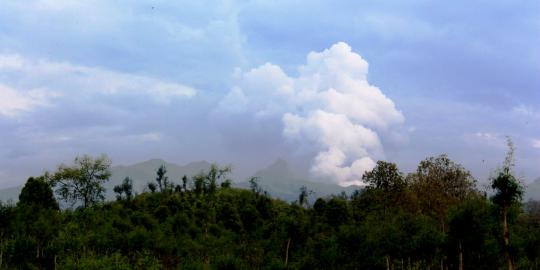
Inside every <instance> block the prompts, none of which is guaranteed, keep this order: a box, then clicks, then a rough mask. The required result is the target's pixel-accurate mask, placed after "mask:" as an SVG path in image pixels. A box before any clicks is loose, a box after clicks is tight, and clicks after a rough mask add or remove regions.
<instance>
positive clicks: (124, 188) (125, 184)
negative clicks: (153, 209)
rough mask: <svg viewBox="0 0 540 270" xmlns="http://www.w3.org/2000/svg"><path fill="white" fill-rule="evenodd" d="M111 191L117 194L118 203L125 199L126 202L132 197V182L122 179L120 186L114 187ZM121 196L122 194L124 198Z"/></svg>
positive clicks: (127, 178)
mask: <svg viewBox="0 0 540 270" xmlns="http://www.w3.org/2000/svg"><path fill="white" fill-rule="evenodd" d="M113 191H114V192H115V193H116V194H117V195H116V199H117V200H119V201H120V200H122V199H123V198H125V199H126V200H127V201H129V200H131V197H132V196H133V180H131V178H129V177H126V178H124V181H122V184H120V185H117V186H114V189H113ZM122 194H124V196H122Z"/></svg>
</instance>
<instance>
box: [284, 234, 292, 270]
mask: <svg viewBox="0 0 540 270" xmlns="http://www.w3.org/2000/svg"><path fill="white" fill-rule="evenodd" d="M290 246H291V238H290V237H289V239H287V249H286V251H285V268H287V265H288V263H289V247H290Z"/></svg>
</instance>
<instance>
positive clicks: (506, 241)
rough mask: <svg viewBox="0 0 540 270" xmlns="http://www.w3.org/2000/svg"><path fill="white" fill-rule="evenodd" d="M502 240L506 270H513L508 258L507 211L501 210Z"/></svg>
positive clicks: (510, 260) (510, 259)
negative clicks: (506, 264) (506, 263)
mask: <svg viewBox="0 0 540 270" xmlns="http://www.w3.org/2000/svg"><path fill="white" fill-rule="evenodd" d="M502 214H503V239H504V256H505V257H506V260H507V262H508V270H514V264H513V263H512V258H511V257H510V231H509V230H508V209H507V208H504V209H503V213H502Z"/></svg>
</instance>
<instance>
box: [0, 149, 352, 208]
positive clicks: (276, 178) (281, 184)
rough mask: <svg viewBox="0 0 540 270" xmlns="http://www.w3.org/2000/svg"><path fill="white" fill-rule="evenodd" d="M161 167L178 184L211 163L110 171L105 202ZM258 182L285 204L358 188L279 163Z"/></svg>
mask: <svg viewBox="0 0 540 270" xmlns="http://www.w3.org/2000/svg"><path fill="white" fill-rule="evenodd" d="M161 165H164V166H165V167H166V168H167V174H166V175H167V176H168V177H169V181H171V182H173V183H175V184H180V183H181V178H182V177H183V176H184V175H185V176H187V177H188V178H189V177H193V176H195V175H197V174H199V173H201V172H205V171H208V169H209V168H210V166H211V163H209V162H207V161H197V162H191V163H188V164H186V165H178V164H174V163H170V162H167V161H164V160H162V159H151V160H147V161H144V162H140V163H136V164H133V165H128V166H124V165H120V166H113V167H111V177H110V180H109V181H108V182H106V183H105V185H104V187H105V189H106V194H105V197H106V199H107V200H113V199H114V198H115V195H114V192H113V188H114V186H115V185H118V184H120V183H121V182H122V181H123V179H124V178H125V177H130V178H131V179H132V180H133V189H134V190H135V192H138V193H141V192H144V191H145V190H146V187H147V185H148V183H149V182H153V181H155V180H154V179H155V178H156V171H157V169H158V168H159V167H160V166H161ZM254 177H256V178H257V181H258V183H259V186H260V187H261V188H262V189H263V190H265V191H267V192H268V193H269V194H270V195H272V196H273V197H276V198H280V199H282V200H285V201H294V200H296V199H297V198H298V194H299V192H300V188H301V187H302V186H305V187H306V188H307V189H308V191H310V192H311V193H312V195H311V196H310V198H314V197H326V196H330V195H332V194H336V195H337V194H340V193H342V192H346V193H347V194H351V193H352V192H353V191H354V190H356V189H358V188H359V187H357V186H350V187H342V186H339V185H337V184H332V183H322V182H312V181H309V180H307V179H303V178H302V177H299V176H297V175H295V174H294V173H293V171H292V170H291V168H290V167H289V165H288V163H287V162H286V161H284V160H281V159H278V160H276V161H275V162H274V163H273V164H271V165H270V166H268V167H267V168H264V169H261V170H259V171H257V172H256V173H255V175H254ZM233 186H234V187H238V188H249V187H250V184H249V182H248V180H243V181H237V182H233ZM21 189H22V186H16V187H11V188H6V189H0V201H3V202H7V201H12V202H16V201H17V199H18V197H19V193H20V191H21Z"/></svg>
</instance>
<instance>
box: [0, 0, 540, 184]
mask: <svg viewBox="0 0 540 270" xmlns="http://www.w3.org/2000/svg"><path fill="white" fill-rule="evenodd" d="M538 44H540V2H538V1H534V0H532V1H474V2H471V1H448V2H441V1H399V2H398V3H396V1H331V2H330V1H105V0H103V1H58V0H55V1H52V0H40V1H3V2H1V3H0V187H7V186H13V185H17V184H20V183H22V182H24V180H25V179H26V178H27V177H28V176H30V175H36V174H40V173H41V172H43V170H45V169H48V170H51V169H54V168H55V166H56V165H57V164H58V163H61V162H69V161H70V160H72V159H73V158H74V157H75V156H76V155H79V154H85V153H87V154H100V153H107V154H108V155H109V156H110V157H111V158H112V160H113V162H114V164H129V163H133V162H137V161H142V160H145V159H149V158H154V157H160V158H164V159H167V160H169V161H172V162H177V163H186V162H189V161H195V160H203V159H204V160H209V161H215V162H218V163H222V164H228V163H232V164H233V166H234V168H235V169H236V171H237V172H238V173H239V177H244V176H247V175H249V174H251V173H253V171H254V170H256V169H258V168H261V167H264V166H266V165H268V164H270V163H271V162H272V161H273V160H275V159H276V158H285V159H287V160H289V161H290V162H291V163H292V164H294V166H295V167H297V168H299V170H301V171H306V172H309V175H310V176H311V177H313V178H314V179H318V178H320V179H326V180H325V181H334V182H338V183H341V184H346V183H353V182H354V181H355V180H357V178H358V175H359V172H360V171H362V170H364V169H366V168H369V166H370V162H371V161H375V160H377V159H386V160H390V161H394V162H397V163H398V164H399V165H400V167H401V168H402V169H403V170H404V171H406V172H409V171H412V170H414V169H415V167H416V165H417V164H418V162H419V161H420V160H421V159H423V158H425V157H427V156H432V155H438V154H441V153H447V154H448V155H449V156H450V157H451V158H452V159H453V160H455V161H457V162H459V163H461V164H463V165H464V166H465V167H466V168H467V169H470V170H471V171H472V172H473V173H474V175H475V176H476V177H477V178H478V179H479V180H481V181H482V180H485V179H487V177H488V176H489V173H490V172H491V171H493V170H494V169H495V168H496V167H497V166H498V165H499V164H500V163H501V162H502V160H503V158H504V154H505V151H506V143H505V136H510V137H511V138H512V139H513V141H514V143H515V145H516V171H517V173H518V174H519V175H521V176H522V177H523V179H524V180H525V181H530V180H532V179H535V178H537V177H539V176H540V167H539V166H538V164H540V76H539V74H540V49H538V48H540V46H538ZM310 55H311V56H312V59H311V60H310V57H309V56H310ZM341 74H345V75H344V77H343V76H341ZM314 81H316V82H317V83H316V85H315V84H314V83H313V82H314ZM306 89H307V90H306ZM331 89H335V90H336V91H330V90H331ZM304 90H306V91H304ZM306 93H308V94H309V95H307V97H306ZM310 95H311V96H310ZM349 101H350V102H349ZM344 102H345V103H344ZM351 149H352V150H351ZM328 179H329V180H328ZM336 179H337V180H336Z"/></svg>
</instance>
